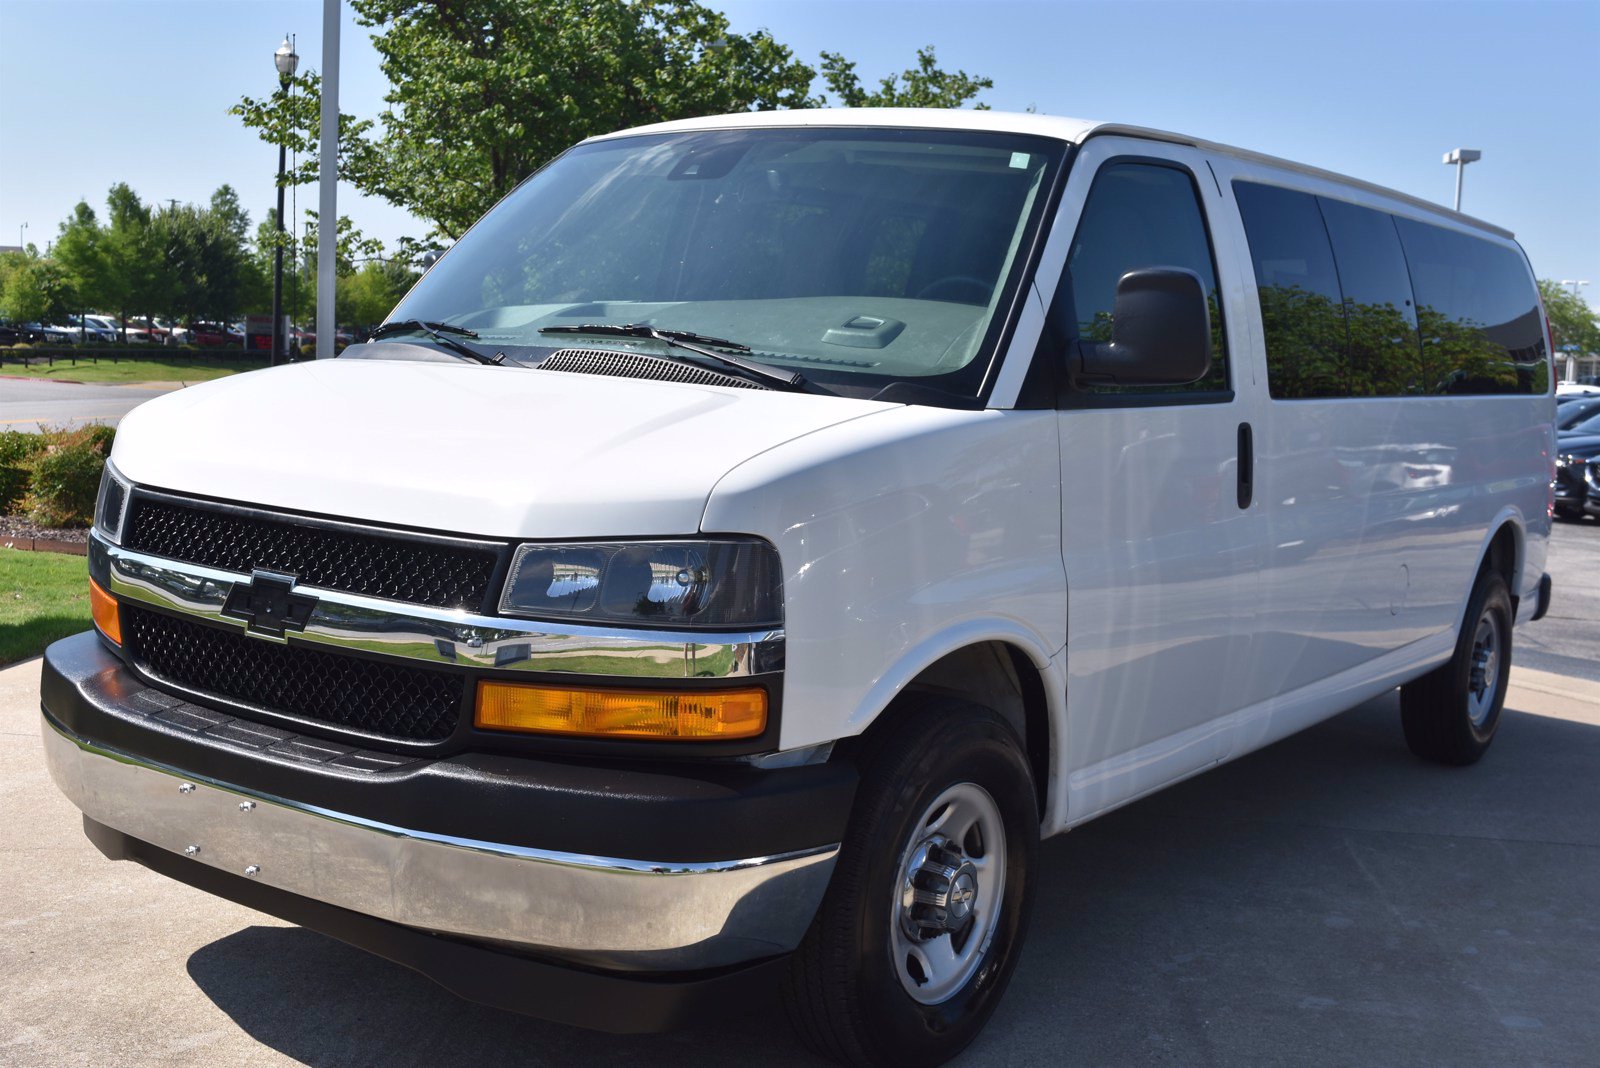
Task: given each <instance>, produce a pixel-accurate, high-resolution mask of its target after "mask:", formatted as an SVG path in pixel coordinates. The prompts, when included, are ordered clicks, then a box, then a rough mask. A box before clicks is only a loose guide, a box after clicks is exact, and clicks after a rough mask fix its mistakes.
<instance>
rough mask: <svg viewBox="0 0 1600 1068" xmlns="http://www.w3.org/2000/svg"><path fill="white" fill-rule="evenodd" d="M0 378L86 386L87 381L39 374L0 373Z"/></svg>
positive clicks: (13, 380) (8, 380)
mask: <svg viewBox="0 0 1600 1068" xmlns="http://www.w3.org/2000/svg"><path fill="white" fill-rule="evenodd" d="M0 379H4V380H5V381H7V382H61V383H64V384H65V385H69V386H87V385H88V384H89V383H87V382H84V381H82V380H80V379H76V378H44V377H41V376H39V375H0Z"/></svg>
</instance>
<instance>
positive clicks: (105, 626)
mask: <svg viewBox="0 0 1600 1068" xmlns="http://www.w3.org/2000/svg"><path fill="white" fill-rule="evenodd" d="M89 612H90V614H92V615H93V616H94V625H95V626H96V627H99V628H100V633H101V634H104V635H105V636H106V637H107V638H110V639H111V640H112V641H113V642H115V643H116V644H118V645H121V644H122V617H121V616H119V615H118V614H117V602H116V601H115V600H114V599H113V598H112V596H111V595H110V594H109V593H107V592H106V591H105V590H102V589H101V588H100V584H99V583H98V582H96V581H95V580H94V579H90V580H89Z"/></svg>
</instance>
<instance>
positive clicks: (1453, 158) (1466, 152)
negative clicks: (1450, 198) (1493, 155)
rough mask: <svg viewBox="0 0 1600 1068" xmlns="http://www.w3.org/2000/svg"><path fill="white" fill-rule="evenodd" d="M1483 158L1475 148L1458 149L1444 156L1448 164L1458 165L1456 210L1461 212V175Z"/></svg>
mask: <svg viewBox="0 0 1600 1068" xmlns="http://www.w3.org/2000/svg"><path fill="white" fill-rule="evenodd" d="M1482 158H1483V153H1482V152H1479V151H1478V150H1477V149H1475V148H1457V149H1452V150H1451V151H1449V152H1446V153H1445V154H1444V161H1445V162H1446V163H1454V164H1455V165H1456V210H1457V211H1460V210H1461V175H1462V173H1463V172H1464V171H1466V169H1467V164H1469V163H1476V162H1478V161H1479V160H1480V159H1482Z"/></svg>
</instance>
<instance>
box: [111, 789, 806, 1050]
mask: <svg viewBox="0 0 1600 1068" xmlns="http://www.w3.org/2000/svg"><path fill="white" fill-rule="evenodd" d="M83 833H84V834H85V835H86V836H87V837H88V839H89V841H90V842H92V843H93V844H94V846H95V848H96V849H98V850H100V852H101V853H103V854H104V855H105V856H106V857H108V858H110V859H112V860H131V861H133V862H135V863H137V864H140V865H142V866H144V867H146V868H149V869H150V870H151V871H153V872H156V873H157V874H159V875H164V876H166V877H167V878H169V879H175V880H177V881H178V882H181V883H184V884H186V885H189V886H192V887H194V888H195V889H197V890H203V891H205V892H206V893H208V894H215V895H216V896H217V897H221V898H226V899H227V900H229V901H232V902H235V903H236V904H240V905H243V906H245V907H246V908H252V909H255V910H256V911H258V912H264V913H266V914H268V915H269V916H276V917H278V918H279V919H281V920H287V921H288V922H289V923H293V924H297V925H299V926H301V927H305V928H307V929H309V930H312V931H317V932H320V933H321V934H325V935H327V936H328V937H330V938H336V939H338V940H339V941H341V942H344V943H346V944H348V945H351V946H354V947H356V948H357V949H361V950H365V951H366V952H368V953H372V954H374V955H376V956H379V957H382V958H384V959H385V960H389V961H393V962H394V963H396V964H399V965H401V966H403V967H406V968H410V969H411V970H413V971H415V972H418V973H420V974H422V975H424V976H426V977H427V978H429V979H431V980H433V981H434V982H436V983H438V984H439V985H440V986H442V987H444V988H445V989H446V990H449V991H450V992H451V993H453V994H455V995H456V996H457V997H461V998H464V999H466V1000H468V1001H473V1002H477V1003H478V1004H481V1005H488V1006H490V1007H491V1008H496V1009H504V1010H506V1011H508V1012H515V1013H521V1014H522V1015H525V1016H536V1017H538V1018H540V1019H544V1020H553V1021H555V1022H557V1023H564V1024H571V1025H573V1026H576V1027H586V1028H589V1029H590V1030H595V1031H609V1032H612V1033H614V1034H647V1033H653V1032H659V1031H670V1030H673V1029H676V1028H679V1027H684V1026H687V1025H690V1024H693V1023H698V1022H714V1021H717V1020H726V1019H727V1018H728V1017H729V1016H730V1015H734V1014H737V1013H739V1012H744V1011H749V1010H750V1009H754V1008H758V1007H761V1006H763V1005H767V1004H771V1003H772V1002H773V1001H774V1000H775V997H776V991H777V981H778V979H779V977H780V976H781V975H782V973H783V971H784V969H785V967H786V966H787V964H786V962H787V956H782V957H774V958H769V959H767V960H764V961H760V962H758V963H756V964H750V965H741V966H739V967H735V968H729V969H722V970H719V971H716V972H711V973H689V974H682V975H673V974H663V973H654V972H653V973H617V972H602V971H590V970H586V969H580V968H576V967H572V966H569V965H564V964H556V963H551V962H547V961H542V960H537V959H534V958H532V957H526V956H522V955H519V954H516V953H508V952H505V951H503V950H500V949H497V948H495V947H493V946H488V945H483V944H481V943H476V942H469V941H464V940H459V939H454V938H447V937H444V936H442V935H436V934H432V933H430V932H428V931H419V930H416V929H413V928H410V927H405V926H402V925H400V924H397V923H391V922H389V921H388V920H380V919H376V918H374V917H372V916H365V915H362V914H361V913H359V912H351V911H350V910H348V909H342V908H338V907H336V906H334V905H329V904H326V903H324V902H321V901H316V900H313V899H312V898H308V897H302V896H300V895H299V894H293V893H290V892H288V891H286V890H280V889H278V888H277V887H273V886H268V885H265V884H263V883H257V882H252V881H250V880H248V879H245V878H243V877H242V876H238V875H233V874H231V873H229V872H224V871H219V870H218V869H216V868H211V867H207V866H206V865H204V864H196V863H194V862H192V861H190V860H188V859H187V858H184V857H180V856H178V855H177V854H175V853H170V852H168V851H166V850H164V849H159V848H157V847H155V846H153V845H150V844H149V843H147V842H142V841H140V840H139V839H137V838H132V837H130V836H128V835H126V834H123V833H122V832H120V831H117V830H114V829H113V828H110V827H107V826H105V825H104V824H101V823H96V822H95V821H94V820H92V819H90V818H89V817H88V816H85V817H83Z"/></svg>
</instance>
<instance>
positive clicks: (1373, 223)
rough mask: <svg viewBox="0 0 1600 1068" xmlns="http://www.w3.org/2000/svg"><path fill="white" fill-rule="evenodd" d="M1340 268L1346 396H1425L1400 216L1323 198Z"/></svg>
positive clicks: (1321, 198) (1336, 259)
mask: <svg viewBox="0 0 1600 1068" xmlns="http://www.w3.org/2000/svg"><path fill="white" fill-rule="evenodd" d="M1317 205H1318V207H1320V208H1321V209H1322V218H1323V221H1324V222H1326V223H1327V225H1328V237H1329V239H1330V240H1331V241H1332V242H1333V257H1334V262H1335V263H1336V264H1337V266H1338V268H1339V288H1340V290H1341V291H1342V292H1343V294H1344V307H1345V322H1346V326H1347V329H1348V333H1349V337H1350V360H1349V370H1348V379H1347V385H1348V390H1347V392H1346V393H1345V396H1350V397H1403V396H1407V395H1410V394H1415V393H1421V392H1423V389H1424V385H1423V384H1424V381H1425V376H1424V373H1423V368H1422V347H1421V344H1420V343H1419V342H1418V340H1417V313H1416V309H1415V308H1413V307H1412V304H1411V278H1410V276H1409V275H1408V274H1407V273H1406V257H1405V253H1404V252H1402V251H1401V249H1400V235H1399V234H1398V233H1396V232H1395V220H1394V216H1392V215H1390V214H1388V213H1387V212H1382V211H1374V210H1373V209H1371V208H1364V207H1361V206H1359V205H1356V204H1347V203H1345V202H1344V201H1342V200H1329V199H1328V198H1326V197H1318V198H1317Z"/></svg>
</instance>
